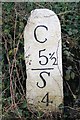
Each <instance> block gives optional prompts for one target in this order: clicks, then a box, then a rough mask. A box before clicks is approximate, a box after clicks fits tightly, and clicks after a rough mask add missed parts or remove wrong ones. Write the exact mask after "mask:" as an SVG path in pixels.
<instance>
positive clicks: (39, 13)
mask: <svg viewBox="0 0 80 120" xmlns="http://www.w3.org/2000/svg"><path fill="white" fill-rule="evenodd" d="M54 15H56V14H55V13H54V12H53V11H51V10H49V9H35V10H32V11H31V17H33V16H34V18H38V17H50V16H54Z"/></svg>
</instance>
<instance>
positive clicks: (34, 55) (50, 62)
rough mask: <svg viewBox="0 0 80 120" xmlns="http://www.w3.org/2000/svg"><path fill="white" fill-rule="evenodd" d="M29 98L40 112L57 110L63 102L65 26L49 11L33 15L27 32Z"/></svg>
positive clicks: (25, 45)
mask: <svg viewBox="0 0 80 120" xmlns="http://www.w3.org/2000/svg"><path fill="white" fill-rule="evenodd" d="M24 50H25V62H26V73H27V80H26V95H27V101H28V104H29V105H31V107H32V108H33V107H34V108H35V107H36V108H37V109H38V110H42V111H46V110H48V111H49V110H50V111H54V110H58V107H59V105H60V104H61V103H63V79H62V48H61V27H60V22H59V19H58V17H57V15H56V14H55V13H54V12H53V11H51V10H48V9H35V10H33V11H32V12H31V15H30V17H29V19H28V22H27V25H26V27H25V30H24Z"/></svg>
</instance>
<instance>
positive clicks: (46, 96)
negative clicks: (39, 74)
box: [41, 93, 53, 106]
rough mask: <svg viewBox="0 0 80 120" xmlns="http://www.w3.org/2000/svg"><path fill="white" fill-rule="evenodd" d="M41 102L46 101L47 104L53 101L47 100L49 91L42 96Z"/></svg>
mask: <svg viewBox="0 0 80 120" xmlns="http://www.w3.org/2000/svg"><path fill="white" fill-rule="evenodd" d="M41 102H43V103H46V106H48V105H49V103H53V101H49V93H47V94H46V95H45V96H44V97H43V99H42V100H41Z"/></svg>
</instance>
